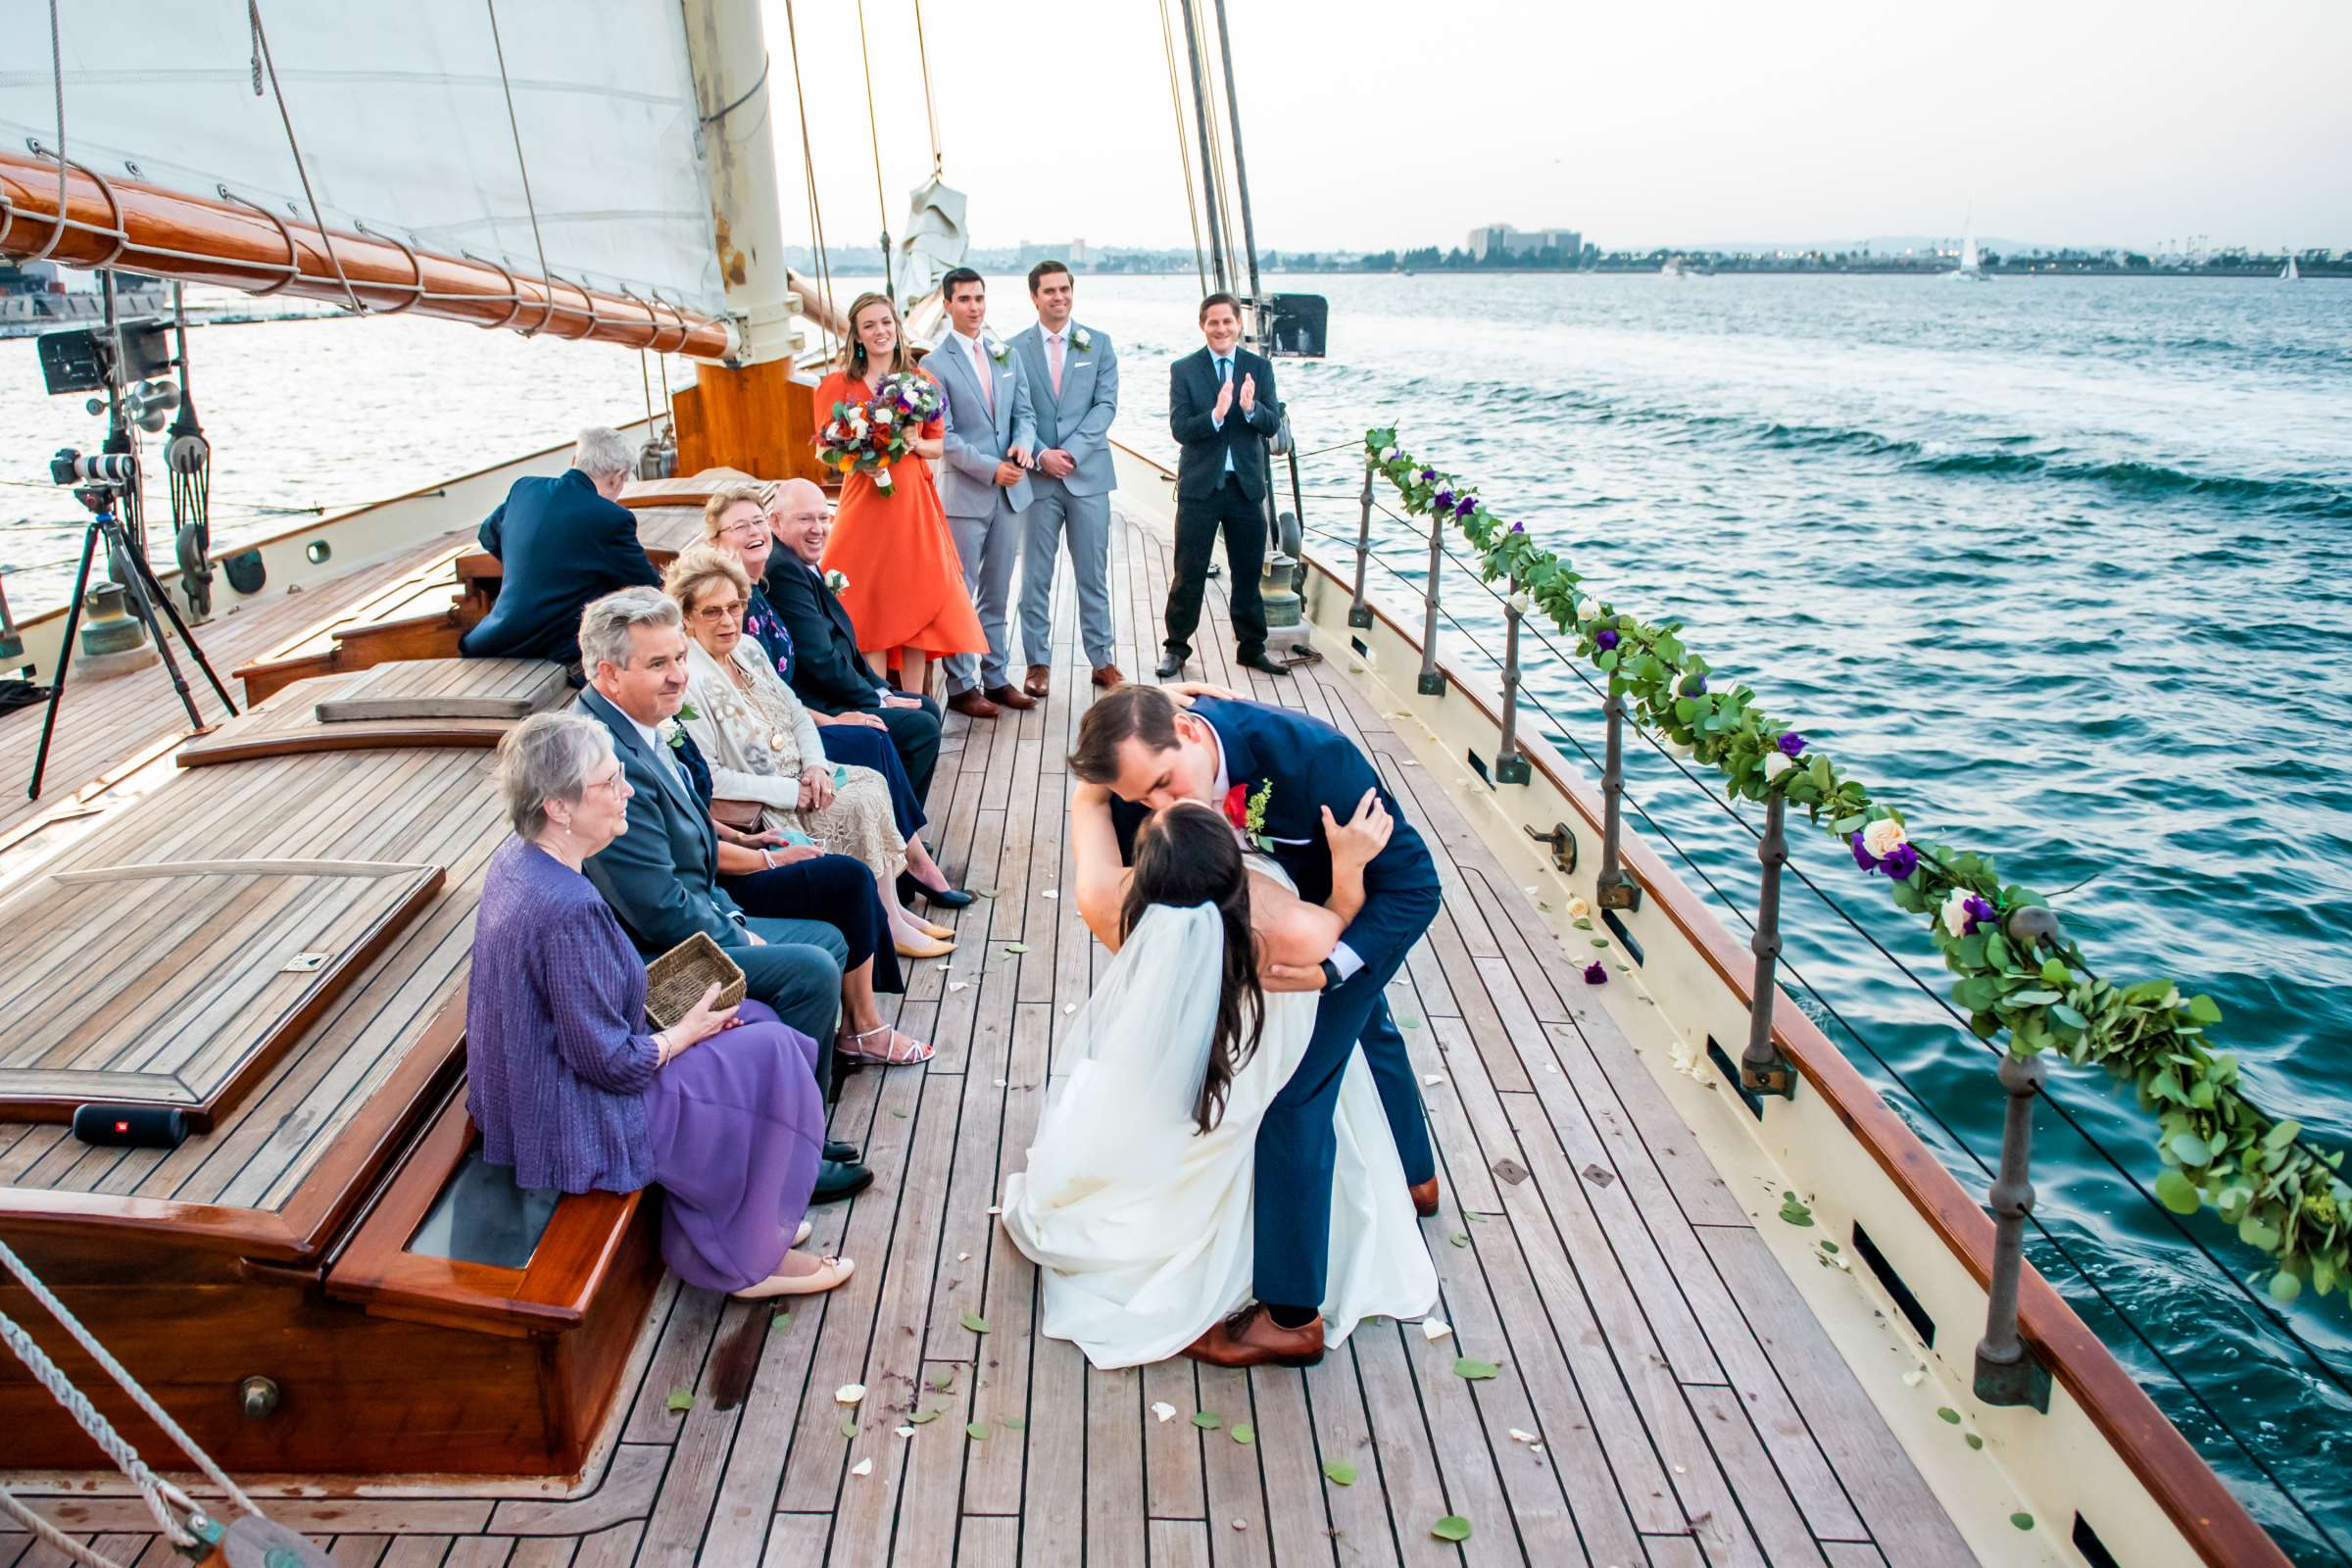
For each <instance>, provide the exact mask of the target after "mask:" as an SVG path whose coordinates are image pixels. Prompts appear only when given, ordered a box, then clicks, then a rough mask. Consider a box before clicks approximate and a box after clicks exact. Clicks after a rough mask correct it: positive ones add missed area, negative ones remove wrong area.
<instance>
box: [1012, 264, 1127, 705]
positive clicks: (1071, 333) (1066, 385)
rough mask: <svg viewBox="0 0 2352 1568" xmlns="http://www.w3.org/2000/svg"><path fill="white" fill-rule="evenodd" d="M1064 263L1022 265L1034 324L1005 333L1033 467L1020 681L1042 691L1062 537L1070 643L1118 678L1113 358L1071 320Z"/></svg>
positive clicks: (1099, 678) (1097, 336) (1105, 337)
mask: <svg viewBox="0 0 2352 1568" xmlns="http://www.w3.org/2000/svg"><path fill="white" fill-rule="evenodd" d="M1071 294H1072V285H1071V281H1070V270H1069V269H1068V268H1067V267H1065V266H1063V265H1062V264H1061V263H1059V262H1040V263H1038V264H1037V265H1036V266H1035V267H1033V268H1031V269H1029V299H1030V302H1031V303H1032V304H1034V305H1035V306H1036V307H1037V324H1036V325H1035V326H1033V327H1031V328H1029V330H1028V331H1026V332H1023V333H1021V334H1019V335H1018V336H1016V337H1015V338H1014V339H1013V340H1012V347H1013V352H1014V354H1015V355H1017V356H1018V357H1019V359H1020V362H1021V373H1022V375H1023V377H1024V378H1026V380H1027V381H1028V383H1029V401H1030V403H1031V405H1032V406H1033V407H1034V408H1035V409H1036V410H1037V441H1038V454H1037V471H1036V472H1034V473H1032V474H1031V475H1030V476H1029V490H1030V496H1029V525H1028V527H1027V529H1026V530H1024V531H1025V532H1026V533H1027V535H1028V537H1027V539H1026V541H1025V542H1024V543H1023V544H1022V546H1021V647H1022V649H1023V651H1025V652H1026V653H1027V654H1028V656H1029V674H1028V678H1027V679H1025V680H1023V681H1022V682H1021V689H1022V690H1023V691H1025V692H1027V693H1028V694H1029V695H1030V696H1032V697H1043V696H1045V695H1046V692H1047V690H1048V688H1049V685H1050V683H1051V681H1052V678H1053V664H1054V558H1055V557H1056V556H1057V555H1058V554H1059V553H1060V550H1061V539H1062V535H1063V533H1064V532H1067V533H1068V535H1069V539H1070V570H1071V572H1072V574H1073V575H1074V576H1076V578H1077V579H1078V642H1079V646H1080V647H1082V648H1084V649H1085V650H1086V662H1088V663H1089V664H1091V665H1093V666H1094V671H1095V684H1096V685H1097V686H1100V687H1102V688H1103V689H1104V690H1106V691H1107V690H1108V689H1110V688H1111V687H1113V686H1116V685H1118V684H1119V682H1120V680H1121V679H1122V678H1123V677H1122V676H1121V675H1120V674H1119V667H1118V665H1116V664H1114V663H1112V662H1110V640H1111V624H1110V492H1111V491H1112V490H1114V489H1116V488H1117V486H1118V476H1117V475H1116V474H1114V473H1113V472H1112V471H1111V462H1110V421H1111V420H1112V419H1113V418H1115V417H1117V416H1118V412H1119V356H1118V354H1117V352H1116V351H1115V350H1113V349H1112V348H1111V346H1110V334H1109V333H1107V332H1101V331H1097V330H1096V329H1094V328H1093V327H1088V326H1081V325H1079V324H1078V323H1077V322H1075V321H1073V320H1071V319H1070V307H1071Z"/></svg>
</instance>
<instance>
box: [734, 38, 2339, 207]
mask: <svg viewBox="0 0 2352 1568" xmlns="http://www.w3.org/2000/svg"><path fill="white" fill-rule="evenodd" d="M764 3H765V7H766V14H767V31H768V44H769V50H770V56H771V59H772V60H773V62H774V76H773V78H772V85H773V86H774V87H775V88H776V91H777V98H776V111H777V122H776V130H777V140H778V147H777V154H778V157H777V163H778V167H779V169H780V170H781V171H782V175H783V181H784V186H785V191H784V200H785V213H786V223H785V232H786V237H787V239H789V240H792V241H794V242H796V243H803V244H805V243H807V241H808V234H807V228H808V223H807V220H806V218H805V217H804V216H803V215H804V214H805V211H806V198H805V195H804V191H805V188H806V186H805V181H804V180H803V179H802V177H801V148H800V136H799V130H798V125H797V123H795V106H794V100H793V73H792V70H791V50H790V48H789V46H788V43H787V38H786V27H785V7H784V4H783V0H764ZM1200 5H1201V10H1202V11H1203V12H1204V13H1208V12H1210V11H1211V10H1212V6H1211V0H1200ZM858 9H859V8H858V3H857V0H798V3H797V4H796V6H795V8H794V12H795V21H796V23H797V25H798V27H799V32H800V51H801V61H802V72H801V81H802V86H803V88H804V90H805V92H806V95H807V100H808V109H809V125H810V139H811V141H812V142H813V144H814V152H815V157H816V163H817V185H818V190H819V194H820V196H821V198H822V207H823V213H824V218H825V229H826V236H827V238H828V240H829V241H831V242H832V243H833V244H835V245H839V244H842V243H844V241H845V238H846V237H847V236H851V235H855V236H856V238H857V240H858V242H863V243H871V241H872V239H873V237H874V235H875V233H876V231H877V229H878V222H877V213H876V200H875V188H874V158H873V153H872V150H871V148H870V146H869V138H868V123H867V116H866V108H865V92H864V84H863V77H862V74H861V73H860V71H859V50H858ZM863 12H864V17H865V25H866V29H867V33H866V36H867V40H868V42H869V44H870V46H871V49H872V60H873V73H874V93H875V100H876V104H877V107H878V109H879V110H880V116H879V118H880V121H881V124H880V132H881V163H882V174H883V180H882V184H883V189H884V192H885V193H886V195H887V199H888V208H889V213H890V221H891V226H892V230H893V232H894V233H895V232H896V231H897V229H898V227H899V225H900V223H901V222H902V221H903V216H904V212H905V209H906V205H907V192H908V191H909V190H910V189H911V188H912V187H913V186H914V185H915V184H917V183H918V182H919V181H920V180H921V179H922V178H923V177H924V176H925V175H927V174H928V173H929V172H930V164H931V153H930V146H929V136H928V131H927V128H926V119H925V115H924V106H923V93H922V81H921V73H920V71H919V69H918V66H917V62H916V53H915V23H914V0H864V5H863ZM1227 13H1228V17H1229V20H1230V24H1231V26H1232V29H1233V45H1234V53H1235V62H1234V65H1235V75H1236V78H1237V80H1238V82H1239V85H1240V90H1241V100H1242V129H1243V135H1244V150H1245V151H1246V153H1247V155H1248V165H1249V174H1250V197H1251V207H1252V210H1253V212H1254V215H1255V218H1256V223H1257V240H1258V244H1259V246H1260V248H1261V249H1280V250H1314V249H1356V250H1365V249H1369V250H1386V249H1390V248H1408V247H1412V246H1419V245H1446V246H1452V245H1459V244H1461V243H1462V242H1463V238H1464V236H1465V234H1466V233H1467V231H1468V230H1469V229H1470V228H1472V227H1474V226H1476V225H1479V224H1482V223H1489V222H1506V223H1512V224H1515V225H1517V226H1519V227H1522V228H1549V227H1573V228H1580V229H1582V230H1583V231H1584V233H1585V236H1586V238H1587V239H1588V240H1589V241H1590V242H1592V243H1594V244H1597V245H1599V246H1601V247H1602V248H1604V249H1620V248H1625V249H1633V248H1647V247H1649V246H1653V245H1684V246H1704V245H1710V244H1715V245H1720V244H1730V243H1758V242H1765V243H1782V242H1817V241H1820V242H1826V241H1837V240H1849V239H1858V238H1862V237H1865V236H1870V235H1888V234H1921V235H1957V234H1958V233H1959V232H1960V231H1961V229H1962V227H1963V225H1964V224H1966V223H1967V222H1969V221H1971V219H1972V218H1973V221H1974V224H1975V228H1976V231H1977V232H1978V233H1979V234H1985V235H2003V236H2009V237H2012V238H2015V239H2018V240H2021V241H2030V242H2041V243H2049V244H2081V245H2128V246H2131V247H2133V248H2136V249H2142V250H2146V249H2153V248H2157V247H2161V246H2164V245H2166V244H2167V243H2168V242H2173V243H2179V242H2182V241H2186V240H2188V239H2189V238H2190V237H2191V236H2196V235H2203V236H2208V240H2207V243H2209V244H2211V245H2213V246H2217V247H2219V246H2228V245H2244V246H2247V247H2249V248H2255V249H2274V250H2275V249H2278V248H2280V247H2283V246H2293V247H2296V248H2303V247H2311V246H2321V247H2327V248H2352V155H2347V152H2346V149H2347V148H2352V89H2348V88H2347V86H2346V80H2347V77H2348V75H2352V0H2242V3H2238V4H2222V3H2212V0H2209V3H2203V4H2192V3H2183V0H2132V3H2125V0H2035V3H2031V4H2027V3H2016V0H1963V3H1943V4H1930V3H1927V0H1875V3H1869V4H1864V3H1857V0H1800V3H1798V4H1795V5H1778V6H1774V5H1756V4H1753V3H1752V0H1750V3H1746V4H1723V3H1719V0H1676V3H1672V4H1667V5H1661V6H1643V5H1633V4H1613V5H1585V4H1560V3H1556V0H1535V3H1532V4H1531V3H1529V0H1516V3H1511V4H1503V3H1498V0H1436V3H1431V0H1421V3H1416V4H1404V3H1400V0H1348V3H1345V4H1342V3H1339V0H1227ZM1170 15H1171V17H1172V18H1177V19H1178V20H1177V21H1176V22H1175V26H1176V28H1177V33H1176V45H1177V59H1178V62H1179V66H1180V71H1181V67H1182V62H1183V59H1184V46H1183V35H1182V30H1181V27H1182V24H1181V20H1180V15H1179V13H1177V12H1176V10H1175V7H1174V4H1173V0H1170ZM922 21H923V25H924V28H925V35H926V38H927V42H928V46H929V54H930V63H931V73H932V83H933V88H934V93H935V102H936V105H937V109H938V114H939V121H940V133H941V139H942V142H943V144H944V146H943V155H944V169H945V174H946V177H947V180H948V182H949V183H950V184H952V185H954V186H956V187H957V188H958V189H961V190H963V191H964V192H965V193H966V194H967V195H968V196H969V197H970V198H971V207H970V214H969V218H970V226H971V230H972V239H973V243H974V244H976V245H979V246H983V247H994V246H1001V245H1010V244H1014V243H1017V242H1019V241H1021V240H1025V239H1026V240H1037V241H1052V242H1061V241H1066V240H1069V239H1072V238H1082V239H1085V240H1088V241H1090V242H1092V243H1095V244H1098V245H1103V244H1110V245H1150V246H1179V245H1189V244H1190V243H1191V231H1190V229H1189V228H1188V227H1187V224H1186V219H1185V211H1186V208H1185V194H1184V184H1183V172H1182V169H1181V167H1180V166H1179V163H1178V155H1177V143H1176V119H1175V114H1174V111H1173V109H1172V108H1171V104H1170V98H1169V90H1168V71H1167V63H1166V59H1165V56H1164V54H1163V52H1162V48H1161V42H1160V9H1159V4H1158V0H931V4H930V5H928V6H926V7H925V8H924V10H923V13H922ZM1187 123H1188V125H1189V123H1190V120H1189V110H1188V121H1187Z"/></svg>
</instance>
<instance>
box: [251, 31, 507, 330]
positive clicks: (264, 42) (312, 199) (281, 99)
mask: <svg viewBox="0 0 2352 1568" xmlns="http://www.w3.org/2000/svg"><path fill="white" fill-rule="evenodd" d="M245 12H246V15H247V16H248V17H249V18H251V19H252V22H253V42H254V47H255V48H256V49H257V50H259V51H260V54H261V60H262V68H263V69H264V70H265V71H267V72H268V73H270V96H271V97H272V98H275V99H276V100H277V118H278V123H281V124H283V125H284V126H285V127H286V147H287V150H288V151H290V152H292V153H293V155H294V173H295V177H297V178H298V179H300V180H301V181H302V197H303V200H305V201H307V202H309V203H310V204H311V221H312V222H314V223H316V224H318V225H319V245H320V246H321V247H322V248H323V249H324V250H325V251H326V261H327V265H328V266H329V267H332V268H333V269H334V270H335V281H336V282H338V283H340V284H342V285H343V297H344V298H345V299H348V300H349V301H351V309H352V314H353V315H355V316H366V315H367V314H368V307H367V306H365V305H363V304H361V303H360V296H359V291H358V290H357V289H354V288H353V287H352V286H351V279H350V278H348V277H346V276H344V275H343V258H341V257H340V256H337V255H336V254H335V241H334V236H333V235H331V234H329V233H328V232H327V231H326V218H325V215H324V214H322V213H320V212H319V196H318V193H317V192H316V191H314V190H312V189H311V172H310V170H309V169H308V168H307V167H306V166H305V165H304V163H303V161H302V143H301V142H300V141H298V140H297V139H296V138H295V135H294V116H293V113H292V111H290V110H288V109H287V108H286V94H285V89H284V88H282V87H280V86H279V85H278V84H277V62H276V61H275V60H273V59H271V58H270V35H269V34H268V33H267V32H265V31H263V30H262V0H245ZM297 270H299V268H298V269H297ZM541 270H545V266H544V260H543V263H542V268H541Z"/></svg>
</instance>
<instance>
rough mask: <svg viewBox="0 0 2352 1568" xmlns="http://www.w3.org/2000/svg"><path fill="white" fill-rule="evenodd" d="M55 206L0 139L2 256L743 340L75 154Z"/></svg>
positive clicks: (625, 330)
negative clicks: (85, 161) (109, 170)
mask: <svg viewBox="0 0 2352 1568" xmlns="http://www.w3.org/2000/svg"><path fill="white" fill-rule="evenodd" d="M58 205H59V204H58V181H57V163H56V161H55V160H54V159H42V158H35V157H32V156H30V155H29V154H26V153H22V152H8V151H0V257H9V258H23V257H32V256H45V257H47V258H48V259H50V260H53V261H58V262H64V263H67V264H69V265H71V266H74V267H120V268H124V269H127V270H133V271H139V272H148V273H152V274H154V275H155V276H158V277H170V278H177V279H179V280H180V281H182V282H188V283H217V284H220V285H222V286H223V287H227V288H235V289H243V290H245V291H246V292H248V293H252V294H278V293H286V294H299V295H302V296H303V297H305V298H307V299H319V300H328V301H331V302H334V303H338V304H344V305H348V304H350V303H351V302H352V300H353V299H355V298H356V299H357V300H358V301H359V302H360V304H361V305H363V306H364V307H366V308H367V309H368V310H370V311H374V312H380V313H383V314H385V315H391V314H396V313H399V312H403V311H415V312H417V313H418V314H420V315H424V316H437V317H442V318H445V319H449V320H454V321H471V322H473V323H474V324H475V325H477V326H488V327H512V328H514V329H515V330H516V331H519V332H524V333H529V334H533V335H541V334H544V335H546V336H549V337H562V338H590V339H594V340H595V341H597V342H600V343H618V344H620V345H622V346H623V347H626V348H649V349H657V350H659V351H661V352H662V353H664V354H684V355H687V356H689V357H692V358H695V359H704V360H718V359H724V358H726V357H728V356H729V355H731V354H732V353H734V352H735V348H736V341H737V340H736V332H735V328H734V325H733V324H732V323H731V322H728V321H725V320H721V319H714V318H711V317H708V316H703V315H699V314H696V313H694V312H691V311H683V310H680V309H679V308H677V307H676V306H673V305H671V304H670V303H669V302H668V301H666V300H648V299H639V298H637V297H635V296H634V295H622V294H608V293H604V292H602V291H600V290H596V289H591V288H587V287H585V286H583V285H581V284H579V283H575V282H572V281H571V280H570V279H568V278H563V277H557V278H554V279H548V278H541V277H534V276H531V275H529V274H527V273H521V272H513V271H509V270H507V269H505V268H504V267H501V266H500V265H498V264H497V263H495V262H483V261H473V260H470V259H467V258H466V257H459V256H445V255H442V254H439V253H437V252H434V251H426V250H417V249H416V248H414V247H412V246H409V245H407V244H405V243H403V242H402V241H399V240H396V239H393V238H391V237H390V236H388V235H381V234H357V233H350V232H346V231H344V230H341V229H328V230H325V231H324V232H321V231H320V230H319V228H317V227H316V226H314V225H312V224H309V223H304V222H301V221H295V220H293V219H291V218H281V217H279V216H278V214H276V213H275V212H273V211H271V210H270V209H269V208H267V207H266V206H262V205H257V204H256V203H254V202H252V201H247V200H244V199H242V198H239V197H236V196H232V195H223V196H221V198H219V199H218V200H215V199H211V198H207V197H200V196H189V195H184V194H182V193H180V192H177V191H171V190H166V189H164V188H162V187H161V186H157V185H151V184H147V183H145V182H143V181H140V180H134V179H116V178H114V177H112V176H109V175H104V174H101V173H99V172H96V171H94V170H91V169H88V168H85V167H84V166H82V165H80V164H71V163H70V164H69V165H68V171H67V177H66V187H65V212H64V214H63V221H62V222H61V221H60V214H59V212H58ZM347 285H348V287H347Z"/></svg>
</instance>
